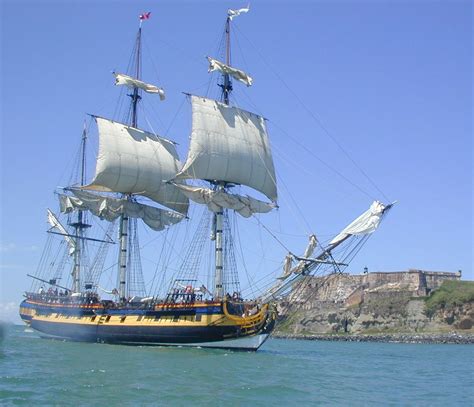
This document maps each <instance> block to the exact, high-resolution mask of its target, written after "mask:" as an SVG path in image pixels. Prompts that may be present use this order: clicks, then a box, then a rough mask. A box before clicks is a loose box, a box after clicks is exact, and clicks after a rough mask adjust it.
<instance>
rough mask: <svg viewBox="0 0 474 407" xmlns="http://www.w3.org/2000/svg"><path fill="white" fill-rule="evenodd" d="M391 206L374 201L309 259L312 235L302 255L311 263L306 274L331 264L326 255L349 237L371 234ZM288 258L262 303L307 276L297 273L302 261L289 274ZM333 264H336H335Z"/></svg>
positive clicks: (314, 246)
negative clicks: (318, 267)
mask: <svg viewBox="0 0 474 407" xmlns="http://www.w3.org/2000/svg"><path fill="white" fill-rule="evenodd" d="M392 206H393V204H390V205H384V204H382V203H381V202H379V201H374V202H373V203H372V205H371V206H370V208H369V209H368V210H367V211H366V212H364V213H363V214H362V215H360V216H359V217H358V218H357V219H355V220H354V221H353V222H352V223H351V224H350V225H348V226H347V227H346V228H344V229H343V230H342V232H341V233H339V234H338V235H337V236H336V237H335V238H334V239H332V240H331V242H330V243H329V246H327V247H326V248H321V249H322V250H321V252H320V253H319V254H318V255H317V256H315V258H310V256H311V255H312V252H313V251H314V249H315V248H316V245H317V243H318V242H317V240H316V237H315V236H314V235H312V236H310V241H309V244H308V246H307V248H306V250H305V255H304V258H307V259H308V263H312V264H309V265H308V268H307V270H308V272H310V271H312V270H313V269H314V268H316V267H317V265H318V264H320V263H326V264H331V263H332V262H331V261H330V260H327V257H328V254H330V253H331V251H332V250H334V249H335V248H336V247H337V246H339V245H340V244H342V243H343V242H344V241H345V240H346V239H348V238H349V237H350V236H354V235H365V234H371V233H373V232H374V231H375V230H376V229H377V227H378V225H379V224H380V221H381V220H382V216H383V215H384V214H385V213H386V212H387V211H388V210H389V209H390V208H391V207H392ZM288 256H291V254H289V255H288ZM288 256H287V257H286V259H285V269H284V273H283V275H282V276H280V277H278V278H277V280H278V281H277V282H275V284H274V285H273V286H272V287H270V288H269V289H268V290H267V292H266V293H265V294H263V295H262V297H261V298H260V299H261V300H262V301H267V300H269V299H270V298H276V297H277V296H278V295H281V294H282V293H284V292H286V291H287V290H288V289H289V287H291V286H292V285H293V284H295V283H296V282H298V281H300V280H301V279H302V278H304V277H305V276H306V275H308V273H307V272H306V273H301V272H297V271H298V267H299V266H300V264H302V263H303V267H304V263H305V261H304V260H301V261H300V262H299V264H298V265H297V266H296V267H294V268H293V269H291V272H289V271H288V267H289V266H288V263H289V262H290V261H289V260H288ZM334 263H335V264H337V263H336V262H334ZM290 264H291V263H290Z"/></svg>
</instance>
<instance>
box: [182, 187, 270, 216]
mask: <svg viewBox="0 0 474 407" xmlns="http://www.w3.org/2000/svg"><path fill="white" fill-rule="evenodd" d="M176 186H177V187H178V188H179V189H180V190H181V191H182V192H183V194H184V195H186V196H187V197H188V198H189V199H191V200H192V201H194V202H196V203H199V204H203V205H207V207H208V208H209V210H210V211H212V212H218V211H220V210H222V208H226V209H233V210H234V211H236V212H237V213H238V214H240V215H242V216H243V217H244V218H249V217H250V216H252V215H253V214H254V213H267V212H270V211H271V210H272V209H273V208H275V204H273V203H267V202H262V201H259V200H258V199H255V198H252V197H250V196H242V195H237V194H230V193H228V192H226V191H224V190H217V191H214V190H212V189H209V188H201V187H195V186H191V185H180V184H176Z"/></svg>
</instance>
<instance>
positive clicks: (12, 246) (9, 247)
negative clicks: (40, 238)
mask: <svg viewBox="0 0 474 407" xmlns="http://www.w3.org/2000/svg"><path fill="white" fill-rule="evenodd" d="M37 250H38V246H36V245H34V244H33V245H24V246H18V245H17V244H16V243H13V242H8V243H7V242H1V243H0V253H9V252H18V251H19V252H36V251H37Z"/></svg>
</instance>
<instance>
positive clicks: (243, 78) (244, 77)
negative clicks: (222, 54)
mask: <svg viewBox="0 0 474 407" xmlns="http://www.w3.org/2000/svg"><path fill="white" fill-rule="evenodd" d="M207 60H208V61H209V70H208V72H213V71H219V72H222V73H224V74H228V75H230V76H232V78H234V79H235V80H237V81H239V82H242V83H245V84H246V85H247V86H252V82H253V79H252V77H251V76H250V75H249V74H246V73H245V72H244V71H242V70H240V69H237V68H234V67H232V66H229V65H226V64H224V63H223V62H221V61H218V60H217V59H214V58H211V57H207Z"/></svg>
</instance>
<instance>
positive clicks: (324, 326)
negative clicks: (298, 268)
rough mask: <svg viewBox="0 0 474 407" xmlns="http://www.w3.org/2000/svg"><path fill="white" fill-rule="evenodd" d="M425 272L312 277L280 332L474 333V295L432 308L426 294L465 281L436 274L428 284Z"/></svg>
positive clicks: (289, 306)
mask: <svg viewBox="0 0 474 407" xmlns="http://www.w3.org/2000/svg"><path fill="white" fill-rule="evenodd" d="M422 273H426V272H422V271H417V272H413V271H409V272H406V273H371V274H374V275H371V274H369V275H362V276H353V275H348V274H333V275H330V276H327V277H324V278H323V277H319V278H311V279H308V280H307V281H305V282H303V284H301V285H300V286H298V287H294V289H293V292H292V295H291V296H290V300H289V302H286V303H281V304H280V307H279V311H280V322H281V323H280V324H279V326H278V328H277V329H278V331H279V332H280V333H286V334H333V333H354V334H363V333H367V334H369V333H387V332H403V333H419V332H449V331H452V330H464V331H465V330H468V331H474V329H473V325H474V297H473V298H472V299H470V297H465V299H464V301H457V303H456V302H455V303H452V304H447V303H446V302H445V303H442V304H441V306H433V307H431V308H429V309H428V308H427V301H426V298H427V297H426V293H436V290H437V289H438V288H439V287H440V286H441V285H442V284H443V281H445V280H453V281H455V282H456V284H458V285H459V284H462V283H464V282H460V281H457V280H459V276H458V274H456V273H440V274H441V275H440V276H434V275H433V273H430V276H429V279H431V280H432V281H431V283H428V284H427V279H426V278H425V277H426V276H423V275H420V274H422ZM390 274H392V275H390ZM393 274H397V275H396V276H394V275H393ZM380 275H381V276H380ZM466 283H469V282H466ZM472 284H474V283H472ZM473 288H474V287H473ZM433 296H434V294H433Z"/></svg>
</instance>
